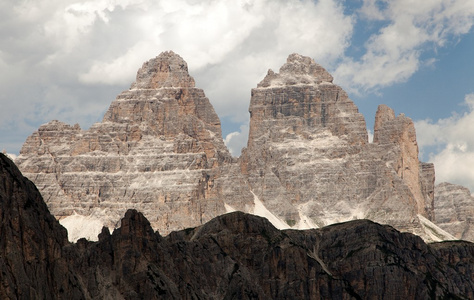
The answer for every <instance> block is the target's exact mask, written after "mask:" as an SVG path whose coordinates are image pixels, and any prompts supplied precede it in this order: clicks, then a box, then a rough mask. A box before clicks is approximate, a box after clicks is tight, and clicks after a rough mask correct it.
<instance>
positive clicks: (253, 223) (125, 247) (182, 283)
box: [0, 154, 474, 299]
mask: <svg viewBox="0 0 474 300" xmlns="http://www.w3.org/2000/svg"><path fill="white" fill-rule="evenodd" d="M0 200H1V202H0V298H1V299H324V298H332V299H473V298H474V244H472V243H469V242H465V241H452V242H441V243H434V244H426V243H425V242H424V241H423V240H422V239H421V238H419V237H417V236H415V235H413V234H409V233H400V232H399V231H397V230H395V229H393V228H392V227H390V226H386V225H385V226H382V225H379V224H377V223H374V222H371V221H368V220H357V221H350V222H346V223H341V224H335V225H331V226H327V227H324V228H321V229H310V230H305V231H298V230H285V231H280V230H278V229H276V228H275V227H274V226H273V225H272V224H270V223H269V222H268V221H267V220H266V219H264V218H261V217H258V216H253V215H249V214H245V213H242V212H234V213H230V214H225V215H221V216H219V217H217V218H214V219H212V220H211V221H209V222H207V223H206V224H204V225H202V226H199V227H196V228H189V229H185V230H181V231H176V232H172V233H171V234H169V235H168V236H166V237H163V236H161V235H160V234H159V233H158V232H155V231H153V229H152V227H151V226H150V223H149V222H148V220H147V219H146V218H145V217H144V216H143V215H142V214H141V213H139V212H137V211H136V210H129V211H127V213H126V214H125V217H124V218H123V219H122V220H121V225H120V227H119V228H117V229H116V230H114V232H113V233H112V234H110V232H109V231H108V230H107V229H106V228H104V229H103V231H102V233H101V234H100V235H99V240H98V241H97V242H89V241H86V240H85V239H81V240H79V241H78V242H77V243H76V244H72V243H69V242H68V241H67V233H66V230H65V229H64V228H63V227H62V226H61V225H60V224H59V223H58V221H57V220H56V219H55V218H54V217H53V216H52V215H51V214H50V213H49V210H48V208H47V206H46V204H45V202H44V201H43V199H42V197H41V195H40V193H39V191H38V190H37V189H36V187H35V185H34V184H33V183H32V182H31V181H29V180H28V179H27V178H25V177H23V176H22V174H21V173H20V171H19V170H18V168H17V167H16V166H15V164H14V163H13V162H12V161H11V160H9V159H8V158H7V157H6V156H4V155H3V154H0Z"/></svg>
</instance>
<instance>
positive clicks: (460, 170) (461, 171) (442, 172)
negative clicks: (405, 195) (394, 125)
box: [415, 94, 474, 191]
mask: <svg viewBox="0 0 474 300" xmlns="http://www.w3.org/2000/svg"><path fill="white" fill-rule="evenodd" d="M465 105H466V106H467V111H466V112H465V113H463V114H453V115H452V116H451V117H449V118H446V119H440V120H438V121H436V122H433V121H431V120H422V121H418V122H416V123H415V126H416V131H417V138H418V145H419V146H420V149H421V151H425V150H424V149H429V148H430V147H431V148H433V147H434V148H435V149H436V151H435V152H431V153H429V154H428V155H429V160H430V161H431V162H433V163H434V164H435V170H436V182H437V183H441V182H444V181H446V182H451V183H457V184H461V185H464V186H466V187H468V188H469V189H470V190H471V191H474V94H469V95H466V97H465Z"/></svg>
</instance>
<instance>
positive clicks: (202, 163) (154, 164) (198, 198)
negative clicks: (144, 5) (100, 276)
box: [16, 52, 232, 236]
mask: <svg viewBox="0 0 474 300" xmlns="http://www.w3.org/2000/svg"><path fill="white" fill-rule="evenodd" d="M231 160H232V158H231V156H230V154H229V152H228V150H227V148H226V147H225V145H224V143H223V139H222V136H221V127H220V121H219V118H218V117H217V115H216V113H215V111H214V109H213V107H212V106H211V104H210V103H209V100H208V99H207V98H206V96H205V95H204V92H203V91H202V90H201V89H198V88H196V87H195V83H194V79H193V78H192V77H191V76H189V74H188V69H187V64H186V62H185V61H184V60H183V59H182V58H181V57H179V56H178V55H177V54H175V53H173V52H164V53H162V54H161V55H159V56H158V57H156V58H155V59H152V60H150V61H148V62H146V63H144V64H143V66H142V68H141V69H140V70H139V71H138V73H137V79H136V82H135V83H133V84H132V86H131V88H130V89H129V90H127V91H124V92H122V93H121V94H120V95H119V96H118V97H117V99H116V100H115V101H113V102H112V104H111V105H110V107H109V109H108V110H107V112H106V113H105V116H104V118H103V120H102V122H100V123H96V124H94V125H92V127H91V128H89V129H88V130H81V129H80V128H79V126H78V125H75V126H70V125H67V124H64V123H62V122H59V121H52V122H50V123H48V124H45V125H43V126H41V127H40V128H39V129H38V131H36V132H34V133H33V134H32V135H31V136H30V137H29V138H28V139H27V141H26V142H25V144H24V146H23V148H22V149H21V151H20V156H19V157H18V158H17V160H16V163H17V164H18V165H19V167H20V168H21V170H22V171H23V172H24V174H25V175H26V176H28V177H29V178H31V180H33V181H34V182H35V183H36V185H37V186H38V188H39V189H40V191H41V193H42V194H43V195H44V197H45V200H46V203H47V204H48V206H49V208H50V209H51V211H52V212H53V214H54V215H55V216H56V217H57V218H59V219H62V218H65V217H68V216H76V215H78V216H87V218H88V219H87V222H96V223H97V224H98V226H95V229H94V230H93V231H94V234H93V235H92V236H94V235H95V233H97V231H98V230H100V228H101V227H102V224H100V223H101V222H102V223H103V224H105V225H107V226H109V227H111V228H114V227H115V226H116V225H117V222H118V221H119V219H120V216H122V215H123V214H124V213H125V211H126V210H127V209H129V208H139V209H140V210H142V211H143V212H144V213H145V214H146V215H147V217H148V218H149V219H150V221H151V223H152V225H153V227H154V228H159V229H160V230H161V231H162V232H169V231H171V230H176V229H180V228H185V227H187V226H195V225H197V224H202V223H203V222H204V221H208V220H210V219H211V218H212V217H214V216H216V215H218V214H221V213H223V212H225V209H224V205H223V203H222V200H221V199H220V197H219V196H220V192H219V191H218V190H217V189H218V188H217V187H216V185H215V183H214V182H215V180H216V178H221V177H222V176H221V175H220V172H219V168H220V166H223V165H224V164H226V163H227V164H228V163H230V162H231ZM82 220H84V219H82ZM80 221H81V219H80V218H79V219H78V221H77V222H80ZM65 222H66V223H67V224H70V223H71V222H69V223H68V220H65ZM71 226H74V224H72V225H71Z"/></svg>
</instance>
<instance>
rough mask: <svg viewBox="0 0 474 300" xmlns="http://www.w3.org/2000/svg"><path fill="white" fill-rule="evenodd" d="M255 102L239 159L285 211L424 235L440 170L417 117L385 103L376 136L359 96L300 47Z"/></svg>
mask: <svg viewBox="0 0 474 300" xmlns="http://www.w3.org/2000/svg"><path fill="white" fill-rule="evenodd" d="M249 110H250V114H251V118H250V134H249V141H248V146H247V148H246V149H244V151H243V154H242V159H241V169H242V170H243V173H244V174H245V175H246V176H247V177H248V181H249V185H250V187H251V189H252V191H253V192H254V193H255V195H256V196H257V197H258V198H259V199H260V201H262V202H263V203H265V205H266V206H267V208H268V209H269V210H270V211H272V212H274V213H275V214H276V215H277V216H278V217H280V218H281V219H282V220H285V221H286V222H288V224H292V223H293V224H294V223H299V222H301V221H302V220H306V219H308V218H309V220H311V222H313V223H314V224H315V225H317V226H324V225H327V224H332V223H335V222H341V221H346V220H351V219H362V218H368V219H371V220H375V221H377V222H382V223H386V224H391V225H393V226H395V227H396V228H398V229H400V230H403V231H410V232H415V233H417V234H421V235H424V236H426V232H425V227H424V226H423V225H422V224H421V223H422V222H421V221H420V218H419V216H422V217H423V218H424V219H431V218H432V216H433V185H434V172H430V169H432V165H429V164H421V163H420V162H419V161H418V146H417V143H416V136H415V128H414V125H413V122H412V121H411V120H410V119H409V118H407V117H405V116H403V115H400V116H398V117H395V114H394V112H393V110H391V109H390V108H388V107H387V106H384V105H382V106H380V107H379V109H378V111H377V115H376V117H375V128H374V142H373V143H368V137H367V130H366V123H365V120H364V118H363V116H362V115H361V114H360V113H359V112H358V109H357V107H356V106H355V104H354V103H353V102H352V101H351V100H350V99H349V98H348V96H347V94H346V93H345V92H344V91H343V90H342V89H341V88H340V87H339V86H337V85H335V84H333V83H332V76H331V75H330V74H329V73H328V72H327V71H326V70H324V69H323V68H322V67H321V66H319V65H317V64H316V63H315V62H314V61H313V60H312V59H310V58H308V57H304V56H300V55H298V54H293V55H290V56H289V58H288V60H287V63H286V64H285V65H284V66H283V67H281V69H280V72H279V73H274V72H273V71H271V70H270V71H269V72H268V74H267V76H266V77H265V79H264V80H263V81H262V82H260V83H259V84H258V86H257V88H255V89H253V90H252V98H251V102H250V109H249ZM420 166H421V167H420Z"/></svg>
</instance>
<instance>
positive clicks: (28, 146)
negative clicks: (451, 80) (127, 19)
mask: <svg viewBox="0 0 474 300" xmlns="http://www.w3.org/2000/svg"><path fill="white" fill-rule="evenodd" d="M332 81H333V78H332V76H331V75H330V74H329V73H328V72H327V71H326V70H325V69H324V68H323V67H321V66H320V65H318V64H316V63H315V62H314V61H313V60H312V59H311V58H309V57H305V56H301V55H298V54H291V55H290V56H289V57H288V59H287V62H286V63H285V64H284V65H283V66H282V67H281V68H280V70H279V73H275V72H273V71H271V70H269V71H268V74H267V75H266V76H265V78H264V79H263V80H262V81H261V82H260V83H259V84H258V85H257V87H256V88H254V89H252V97H251V101H250V108H249V111H250V114H251V117H250V132H249V140H248V145H247V148H246V149H244V151H243V152H242V156H241V157H240V158H239V159H236V158H232V157H231V155H230V154H229V152H228V150H227V148H226V147H225V145H224V143H223V140H222V136H221V127H220V121H219V118H218V117H217V115H216V113H215V112H214V109H213V108H212V105H211V104H210V103H209V100H208V99H207V98H206V97H205V95H204V92H203V91H202V90H201V89H198V88H196V87H195V83H194V79H193V78H192V77H191V76H190V75H189V74H188V69H187V64H186V62H185V61H184V60H183V59H182V58H181V57H180V56H178V55H177V54H175V53H173V52H164V53H162V54H160V55H159V56H158V57H156V58H154V59H151V60H150V61H148V62H146V63H144V64H143V66H142V68H141V69H140V70H138V73H137V79H136V81H135V82H134V83H133V84H132V86H131V88H130V89H129V90H127V91H124V92H122V93H121V94H120V95H119V96H118V97H117V98H116V99H115V101H113V102H112V103H111V105H110V107H109V109H108V110H107V112H106V113H105V116H104V118H103V121H102V122H100V123H97V124H94V125H93V126H92V127H91V128H90V129H88V130H81V129H80V128H79V126H78V125H74V126H70V125H67V124H64V123H62V122H59V121H52V122H50V123H48V124H45V125H42V126H41V127H40V128H39V129H38V131H36V132H34V133H33V134H32V135H31V136H30V137H29V138H28V139H27V141H26V142H25V144H24V145H23V148H22V150H21V153H20V156H19V157H18V158H17V159H16V163H17V164H18V166H19V168H20V169H21V170H22V171H23V172H24V174H25V175H26V176H28V177H29V178H30V179H31V180H32V181H33V182H35V184H36V185H37V186H38V188H39V190H40V191H41V193H42V195H43V197H44V198H45V201H46V203H47V204H48V207H49V209H50V210H51V212H52V213H53V214H54V215H55V216H56V217H57V218H58V219H61V222H63V224H65V225H67V226H68V228H69V229H70V232H72V231H73V229H78V228H79V229H80V228H82V227H81V223H80V221H78V220H79V219H80V218H81V217H82V218H83V221H82V222H84V220H86V222H88V224H98V226H95V227H94V228H95V231H94V230H92V231H93V232H92V233H91V232H89V235H88V237H89V238H93V237H95V236H96V235H97V234H98V233H99V232H100V228H101V227H102V226H101V225H102V224H104V225H106V226H108V227H109V228H115V227H116V226H118V225H119V220H120V217H121V216H123V214H124V213H125V211H126V210H127V209H129V208H135V209H138V210H140V211H142V212H143V214H144V215H145V216H146V217H147V218H148V219H149V220H150V223H151V225H152V227H153V228H154V229H155V230H159V231H160V232H162V233H164V234H167V233H169V232H171V231H173V230H179V229H183V228H186V227H190V226H197V225H201V224H203V223H205V222H206V221H208V220H210V219H212V218H213V217H216V216H218V215H221V214H223V213H225V212H227V211H232V210H239V211H244V212H250V213H254V214H260V215H265V216H266V217H270V219H272V220H273V221H272V222H274V224H276V223H278V224H279V225H278V226H279V228H288V227H292V228H316V227H321V226H324V225H328V224H332V223H335V222H342V221H348V220H353V219H362V218H367V219H371V220H374V221H377V222H380V223H385V224H390V225H392V226H394V227H395V228H397V229H399V230H402V231H408V232H412V233H416V234H418V235H420V236H422V237H423V238H424V239H426V240H428V241H432V240H443V239H446V238H450V235H449V233H443V232H442V231H441V230H440V229H439V228H436V225H435V224H431V223H430V224H425V223H427V222H429V221H430V220H431V221H433V220H434V215H435V213H434V166H433V165H432V164H427V163H422V162H420V161H419V160H418V145H417V142H416V134H415V128H414V125H413V122H412V121H411V120H410V119H409V118H408V117H406V116H404V115H399V116H395V113H394V112H393V110H392V109H390V108H389V107H387V106H385V105H381V106H380V107H379V109H378V110H377V114H376V116H375V127H374V142H373V143H369V142H368V134H367V129H366V123H365V120H364V118H363V116H362V114H360V113H359V111H358V109H357V106H356V105H355V104H354V103H353V102H352V101H351V100H350V99H349V98H348V96H347V94H346V93H345V92H344V91H343V90H342V88H341V87H339V86H337V85H335V84H333V82H332ZM73 227H74V228H73ZM90 227H93V226H92V225H91V226H90ZM451 228H453V227H451ZM80 233H81V232H80Z"/></svg>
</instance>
